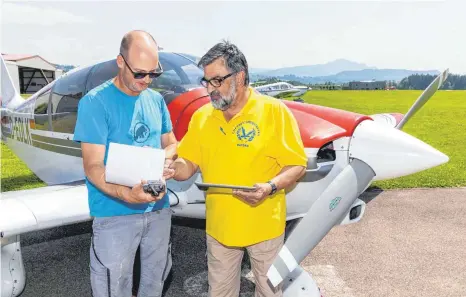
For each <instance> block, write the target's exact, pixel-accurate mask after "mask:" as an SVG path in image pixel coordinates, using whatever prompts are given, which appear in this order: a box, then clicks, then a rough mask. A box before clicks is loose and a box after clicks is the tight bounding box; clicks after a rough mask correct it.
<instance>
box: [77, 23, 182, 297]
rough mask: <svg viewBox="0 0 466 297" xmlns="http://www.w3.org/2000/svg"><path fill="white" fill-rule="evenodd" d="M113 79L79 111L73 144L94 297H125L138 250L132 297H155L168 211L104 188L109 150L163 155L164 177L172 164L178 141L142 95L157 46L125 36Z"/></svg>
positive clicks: (163, 201) (135, 34)
mask: <svg viewBox="0 0 466 297" xmlns="http://www.w3.org/2000/svg"><path fill="white" fill-rule="evenodd" d="M116 63H117V64H118V67H119V71H118V75H117V76H116V77H115V78H113V79H111V80H109V81H107V82H105V83H103V84H102V85H100V86H98V87H96V88H94V89H93V90H91V91H90V92H89V93H88V94H87V95H86V96H84V97H83V98H82V99H81V100H80V102H79V107H78V118H77V122H76V128H75V132H74V140H75V141H77V142H81V148H82V155H83V164H84V172H85V175H86V184H87V188H88V196H89V208H90V212H91V216H93V217H94V222H93V234H92V242H91V249H90V272H91V286H92V292H93V296H94V297H101V296H102V297H103V296H106V297H107V296H112V297H128V296H131V293H132V290H131V289H132V280H133V275H132V271H133V263H134V259H135V253H136V250H137V249H138V247H139V248H140V261H141V278H140V284H139V293H138V296H146V297H152V296H153V297H156V296H157V297H159V296H161V295H162V288H163V283H164V280H165V278H166V274H167V273H168V271H169V270H170V267H168V266H169V265H170V255H169V253H170V251H169V239H170V228H171V215H172V213H171V209H170V204H169V199H168V195H167V194H166V193H161V194H160V195H159V196H157V197H155V196H152V195H150V194H147V193H145V192H144V191H143V188H142V182H141V184H137V185H134V187H132V188H129V187H126V186H121V185H115V184H110V183H107V182H106V181H105V164H106V161H107V154H108V147H109V144H110V143H111V142H113V143H120V144H126V145H134V146H149V147H153V148H163V149H165V152H166V158H167V159H166V162H165V167H166V168H167V169H166V170H165V171H164V175H165V174H166V176H167V178H169V177H170V169H168V166H169V165H170V164H171V163H172V162H173V159H174V158H175V156H176V145H177V141H176V138H175V136H174V134H173V132H172V123H171V120H170V114H169V112H168V109H167V106H166V104H165V101H164V100H163V97H162V96H161V95H160V94H159V93H158V92H155V91H153V90H151V89H148V86H149V84H150V83H151V81H152V79H153V78H156V77H157V76H159V75H160V74H161V69H160V68H159V67H158V66H159V57H158V46H157V43H156V42H155V40H154V39H153V37H152V36H151V35H150V34H149V33H147V32H144V31H131V32H129V33H127V34H126V35H125V36H124V37H123V39H122V41H121V46H120V55H118V57H117V60H116Z"/></svg>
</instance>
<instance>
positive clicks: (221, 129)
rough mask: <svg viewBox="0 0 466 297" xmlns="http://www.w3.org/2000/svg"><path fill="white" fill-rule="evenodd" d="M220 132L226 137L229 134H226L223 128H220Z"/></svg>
mask: <svg viewBox="0 0 466 297" xmlns="http://www.w3.org/2000/svg"><path fill="white" fill-rule="evenodd" d="M220 131H222V133H223V134H224V135H227V134H226V133H225V131H223V128H222V127H220Z"/></svg>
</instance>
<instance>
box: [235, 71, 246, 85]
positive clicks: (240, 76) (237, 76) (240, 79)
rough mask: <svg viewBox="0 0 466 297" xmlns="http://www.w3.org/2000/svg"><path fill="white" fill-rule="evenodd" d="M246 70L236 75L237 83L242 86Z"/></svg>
mask: <svg viewBox="0 0 466 297" xmlns="http://www.w3.org/2000/svg"><path fill="white" fill-rule="evenodd" d="M244 75H245V73H244V71H241V72H238V75H236V84H237V85H239V86H242V85H243V84H244Z"/></svg>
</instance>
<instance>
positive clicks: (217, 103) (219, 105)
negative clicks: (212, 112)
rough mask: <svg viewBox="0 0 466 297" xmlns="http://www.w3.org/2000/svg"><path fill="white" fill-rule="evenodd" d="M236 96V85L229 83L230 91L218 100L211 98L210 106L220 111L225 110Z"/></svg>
mask: <svg viewBox="0 0 466 297" xmlns="http://www.w3.org/2000/svg"><path fill="white" fill-rule="evenodd" d="M235 96H236V85H235V84H231V85H230V92H229V93H228V95H227V97H223V96H222V97H221V98H220V99H218V100H212V101H211V102H212V106H213V107H214V108H215V109H219V110H222V111H225V110H227V109H228V108H229V107H230V106H231V105H232V104H233V101H234V99H235Z"/></svg>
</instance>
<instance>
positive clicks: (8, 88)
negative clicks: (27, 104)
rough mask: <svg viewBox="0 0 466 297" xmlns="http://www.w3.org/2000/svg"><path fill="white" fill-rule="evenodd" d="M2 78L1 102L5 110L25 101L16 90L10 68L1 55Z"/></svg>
mask: <svg viewBox="0 0 466 297" xmlns="http://www.w3.org/2000/svg"><path fill="white" fill-rule="evenodd" d="M0 64H1V65H0V67H1V72H0V79H1V81H2V85H1V86H2V87H1V89H0V103H1V108H2V113H3V110H4V109H6V110H14V109H15V108H16V107H17V106H18V105H19V104H21V103H22V102H24V99H23V98H22V97H21V96H20V95H19V93H18V90H16V88H15V85H14V84H13V80H12V79H11V76H10V73H9V72H8V68H7V67H6V64H5V61H4V60H3V57H2V56H1V55H0Z"/></svg>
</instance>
